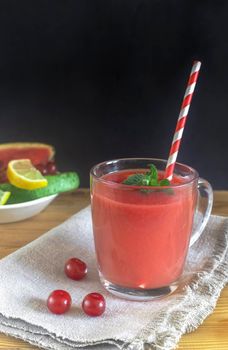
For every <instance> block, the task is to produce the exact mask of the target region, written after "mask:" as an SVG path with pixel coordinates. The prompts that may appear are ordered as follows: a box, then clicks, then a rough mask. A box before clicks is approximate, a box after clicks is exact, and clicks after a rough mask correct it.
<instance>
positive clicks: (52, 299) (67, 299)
mask: <svg viewBox="0 0 228 350" xmlns="http://www.w3.org/2000/svg"><path fill="white" fill-rule="evenodd" d="M47 307H48V309H49V310H50V311H51V312H52V313H53V314H59V315H60V314H64V313H65V312H67V311H68V310H69V308H70V307H71V296H70V294H69V293H68V292H66V291H65V290H60V289H58V290H54V291H53V292H52V293H51V294H50V295H49V297H48V299H47Z"/></svg>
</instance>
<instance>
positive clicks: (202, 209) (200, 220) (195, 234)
mask: <svg viewBox="0 0 228 350" xmlns="http://www.w3.org/2000/svg"><path fill="white" fill-rule="evenodd" d="M197 187H198V201H197V206H196V211H195V216H194V224H193V231H192V236H191V238H190V244H189V246H190V247H191V246H192V245H193V244H194V243H195V242H196V241H197V240H198V239H199V237H200V236H201V233H202V232H203V230H204V228H205V226H206V224H207V222H208V220H209V217H210V214H211V210H212V205H213V190H212V187H211V185H210V184H209V182H208V181H206V180H204V179H202V178H199V180H198V186H197Z"/></svg>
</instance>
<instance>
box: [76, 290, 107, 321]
mask: <svg viewBox="0 0 228 350" xmlns="http://www.w3.org/2000/svg"><path fill="white" fill-rule="evenodd" d="M105 304H106V303H105V298H104V297H103V295H101V294H100V293H90V294H87V295H86V296H85V298H84V299H83V302H82V308H83V310H84V312H85V313H86V314H87V315H89V316H100V315H102V314H103V313H104V311H105Z"/></svg>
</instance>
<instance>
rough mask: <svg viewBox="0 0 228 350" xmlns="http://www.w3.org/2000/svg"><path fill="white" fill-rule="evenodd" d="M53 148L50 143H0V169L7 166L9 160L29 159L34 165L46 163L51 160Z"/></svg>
mask: <svg viewBox="0 0 228 350" xmlns="http://www.w3.org/2000/svg"><path fill="white" fill-rule="evenodd" d="M54 155H55V149H54V147H53V146H51V145H47V144H44V143H35V142H31V143H28V142H14V143H3V144H0V164H1V169H5V168H7V165H8V163H9V161H10V160H14V159H30V160H31V162H32V163H33V164H34V165H38V164H46V163H47V162H48V161H50V160H52V159H53V158H54Z"/></svg>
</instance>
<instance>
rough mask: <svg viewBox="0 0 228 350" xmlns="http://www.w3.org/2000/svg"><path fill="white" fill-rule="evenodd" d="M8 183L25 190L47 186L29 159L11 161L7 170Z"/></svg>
mask: <svg viewBox="0 0 228 350" xmlns="http://www.w3.org/2000/svg"><path fill="white" fill-rule="evenodd" d="M7 177H8V180H9V182H10V183H11V184H12V185H14V186H16V187H19V188H23V189H25V190H35V189H36V188H41V187H45V186H47V184H48V182H47V180H46V179H45V178H44V177H43V175H42V174H41V173H40V172H39V170H37V169H36V168H35V167H34V166H33V164H32V163H31V161H30V160H29V159H18V160H11V161H10V162H9V164H8V168H7Z"/></svg>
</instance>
